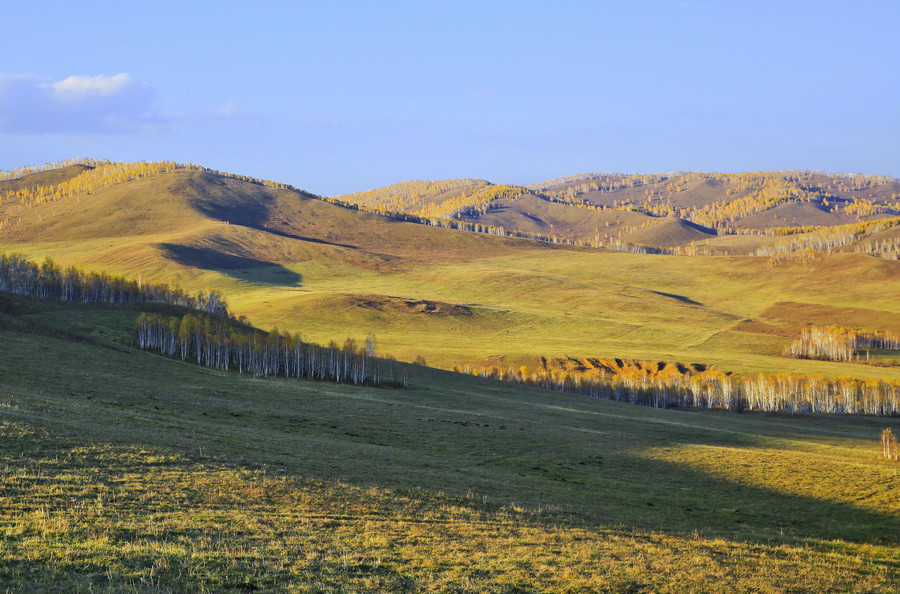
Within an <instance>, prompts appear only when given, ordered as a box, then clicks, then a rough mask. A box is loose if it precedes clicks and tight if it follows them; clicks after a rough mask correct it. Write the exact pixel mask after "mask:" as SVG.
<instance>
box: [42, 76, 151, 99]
mask: <svg viewBox="0 0 900 594" xmlns="http://www.w3.org/2000/svg"><path fill="white" fill-rule="evenodd" d="M132 84H134V83H133V81H132V80H131V75H129V74H127V73H125V72H123V73H121V74H117V75H115V76H103V75H102V74H101V75H98V76H80V75H76V76H70V77H69V78H67V79H65V80H61V81H59V82H56V83H53V84H52V85H50V86H51V87H53V90H54V91H56V94H57V96H60V97H70V98H72V97H74V98H81V97H90V96H95V97H107V96H109V95H115V94H116V93H120V92H122V91H123V90H126V89H127V88H128V87H129V86H131V85H132Z"/></svg>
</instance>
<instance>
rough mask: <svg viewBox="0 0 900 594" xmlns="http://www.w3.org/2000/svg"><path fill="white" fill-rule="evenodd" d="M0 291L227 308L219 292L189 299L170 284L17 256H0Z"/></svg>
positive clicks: (217, 312) (214, 310)
mask: <svg viewBox="0 0 900 594" xmlns="http://www.w3.org/2000/svg"><path fill="white" fill-rule="evenodd" d="M0 291H5V292H8V293H14V294H16V295H21V296H23V297H32V298H37V299H49V300H54V301H73V302H80V303H143V302H157V303H167V304H169V305H180V306H182V307H187V308H190V309H196V310H199V311H201V312H203V313H206V314H209V315H212V316H217V317H223V318H224V317H228V315H229V314H228V304H227V302H226V301H225V298H224V297H223V296H222V294H221V293H220V292H219V291H214V290H209V289H207V290H205V291H201V292H200V293H198V294H196V295H190V294H188V293H186V292H185V291H184V290H183V289H181V288H180V287H178V286H177V285H175V284H173V283H166V284H163V283H156V284H154V283H144V282H142V281H141V280H130V279H127V278H125V277H124V276H116V275H111V274H106V273H97V272H84V271H82V270H80V269H79V268H76V267H74V266H70V267H68V268H61V267H60V266H59V265H58V264H56V263H55V262H54V261H53V260H52V259H51V258H47V259H45V260H44V262H43V263H42V264H38V263H36V262H33V261H31V260H29V259H27V258H26V257H25V256H22V255H20V254H9V255H7V254H0Z"/></svg>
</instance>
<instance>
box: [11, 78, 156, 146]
mask: <svg viewBox="0 0 900 594" xmlns="http://www.w3.org/2000/svg"><path fill="white" fill-rule="evenodd" d="M155 95H156V94H155V92H154V90H153V88H152V87H151V86H149V85H147V84H146V83H142V82H140V81H136V80H134V79H133V78H132V77H131V76H130V75H128V74H127V73H121V74H116V75H115V76H103V75H99V76H81V75H75V76H69V77H68V78H65V79H63V80H61V81H57V82H53V81H50V80H49V79H45V78H41V77H37V76H33V75H12V74H3V73H0V132H7V133H13V134H52V133H88V134H91V133H94V134H120V133H129V132H135V131H138V130H140V129H142V128H145V127H147V126H151V125H154V124H157V123H159V122H160V119H159V117H158V116H157V115H156V114H155V113H154V112H153V111H152V105H153V101H154V99H155Z"/></svg>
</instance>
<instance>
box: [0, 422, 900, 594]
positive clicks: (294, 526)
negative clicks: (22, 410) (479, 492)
mask: <svg viewBox="0 0 900 594" xmlns="http://www.w3.org/2000/svg"><path fill="white" fill-rule="evenodd" d="M0 436H2V439H3V440H4V444H5V446H6V447H4V449H3V452H2V464H3V474H2V475H0V494H2V495H0V496H2V498H3V501H4V503H5V504H4V505H3V507H2V508H0V535H2V536H0V538H2V540H0V543H2V545H0V558H2V560H3V563H2V565H0V567H2V569H0V584H3V583H5V584H6V586H7V591H8V592H41V591H48V592H49V591H67V592H222V591H241V590H246V589H247V588H248V587H249V586H248V585H252V586H253V587H255V588H259V589H260V591H263V592H337V591H340V592H396V591H415V592H536V591H541V592H715V591H721V588H723V587H727V589H728V590H729V591H731V592H787V591H817V592H889V591H892V590H891V588H893V587H896V585H897V582H896V581H895V580H896V576H893V575H892V573H891V572H890V571H889V570H888V569H887V565H885V564H896V562H897V558H896V557H897V556H896V554H894V555H884V556H883V558H882V559H881V560H880V561H879V562H877V563H876V562H873V561H872V560H871V555H866V554H865V553H866V551H865V547H850V548H851V549H855V550H856V552H857V553H862V554H860V555H858V556H854V555H852V554H851V555H847V554H839V553H838V551H840V543H835V544H834V546H835V552H829V551H827V550H822V549H821V548H813V547H808V546H803V545H773V544H759V543H749V542H740V541H733V540H725V539H716V538H704V537H701V536H678V535H672V534H665V533H658V532H643V531H636V530H627V529H610V528H596V527H595V528H590V527H580V528H579V527H571V526H565V525H560V524H556V523H553V522H549V521H547V520H546V519H545V518H544V517H543V514H542V513H541V512H540V510H528V509H523V508H521V507H518V506H515V505H508V506H504V507H502V508H499V509H496V508H494V509H491V508H489V507H488V506H486V505H483V504H481V503H480V502H479V501H478V500H477V499H474V498H471V497H469V498H462V499H460V498H453V497H449V496H445V495H442V494H439V493H438V494H434V493H428V492H424V491H412V492H410V491H407V492H398V491H393V490H386V489H378V488H360V487H354V486H352V485H349V484H346V483H340V482H323V481H314V480H303V479H296V478H292V477H289V476H286V475H283V474H279V473H272V472H271V471H269V472H267V471H265V470H248V469H246V468H240V467H234V466H233V465H229V464H224V463H222V462H211V461H207V462H203V463H200V462H196V461H192V460H190V459H188V458H185V457H183V456H180V455H177V454H171V453H164V452H160V451H154V450H146V449H139V448H134V447H122V446H111V445H104V444H92V445H72V444H61V443H53V442H51V440H50V439H49V436H47V435H44V434H42V433H40V432H34V431H31V430H28V429H27V428H25V427H23V426H22V425H17V424H10V423H3V425H2V427H0ZM864 557H869V560H866V559H865V558H864Z"/></svg>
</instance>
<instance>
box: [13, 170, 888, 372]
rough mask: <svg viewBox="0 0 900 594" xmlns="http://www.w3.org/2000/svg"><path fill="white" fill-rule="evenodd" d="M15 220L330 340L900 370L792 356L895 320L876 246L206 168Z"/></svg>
mask: <svg viewBox="0 0 900 594" xmlns="http://www.w3.org/2000/svg"><path fill="white" fill-rule="evenodd" d="M579 210H582V211H584V212H592V211H588V210H586V209H579ZM631 214H636V213H631ZM4 218H7V219H8V220H9V221H10V223H9V225H8V226H7V227H5V228H3V229H2V230H0V250H4V251H17V252H23V253H25V254H27V255H29V256H30V257H32V258H35V259H41V258H43V257H44V256H46V255H50V256H53V257H54V258H55V259H56V260H57V261H58V262H59V263H61V264H63V265H70V264H78V265H82V266H84V267H85V268H86V269H87V270H100V271H104V270H105V271H109V272H115V273H121V274H126V275H128V276H131V277H134V278H137V277H139V276H140V277H143V278H144V279H146V280H150V281H159V282H165V281H167V280H169V279H174V280H176V281H178V282H179V283H180V284H182V285H183V286H184V287H185V288H186V289H188V290H190V291H192V292H194V291H197V290H199V289H203V288H205V287H211V288H217V289H220V290H222V291H223V292H224V293H225V294H226V295H228V297H229V300H230V302H231V305H232V308H233V309H234V310H235V311H236V313H238V314H244V315H247V316H248V317H249V319H250V320H251V321H252V322H253V323H255V324H257V325H259V326H262V327H265V328H270V327H272V326H276V325H277V326H278V327H279V328H281V329H284V330H291V331H299V332H302V333H303V334H304V336H305V337H307V338H308V339H310V340H313V341H316V342H321V343H327V342H328V341H329V340H332V339H333V340H337V341H339V342H342V341H343V340H344V339H345V338H346V337H347V336H348V335H352V336H354V337H355V338H357V339H360V338H362V337H364V336H365V335H366V334H368V333H369V332H370V331H371V332H374V333H375V334H376V336H377V337H378V340H379V343H380V344H381V348H382V350H383V352H385V353H388V354H392V355H394V356H396V357H398V358H400V359H402V360H407V361H411V360H413V359H414V358H415V357H416V356H418V355H421V356H424V357H425V358H426V360H427V361H428V363H429V364H430V365H435V366H440V367H444V368H450V367H452V366H463V365H465V364H480V363H482V362H484V361H485V360H488V359H491V360H496V359H497V358H505V359H503V360H505V361H508V362H509V363H510V364H516V365H519V364H523V363H524V364H530V363H531V362H533V361H534V359H535V357H539V356H548V357H565V356H573V357H601V358H612V357H623V358H633V359H640V360H662V361H681V362H685V363H694V362H696V363H704V364H712V365H716V366H717V367H718V368H719V369H723V370H726V371H735V372H743V373H755V372H759V371H766V372H779V371H793V372H797V373H818V374H823V375H827V376H841V375H854V376H858V377H887V378H898V377H900V369H898V368H889V367H884V368H879V367H872V366H864V365H853V364H838V363H828V362H817V361H797V360H790V359H784V358H782V357H780V356H779V355H780V353H781V352H782V350H783V349H784V348H785V347H786V346H787V345H788V344H789V343H790V341H791V336H792V335H794V334H796V333H797V332H799V328H800V327H802V326H803V325H804V324H807V323H816V324H820V325H821V324H829V323H836V324H841V325H844V326H849V327H853V326H855V325H857V324H859V325H861V327H866V328H873V329H877V328H880V327H887V326H891V325H895V324H896V322H895V320H896V319H897V317H898V316H900V305H898V303H897V300H896V298H895V297H896V295H897V294H900V274H898V272H900V262H897V261H889V260H883V259H879V258H875V257H872V256H864V255H860V254H833V255H829V256H825V257H823V258H821V259H818V260H816V261H814V262H809V263H790V262H788V263H785V264H784V265H781V266H777V267H771V266H770V265H769V262H768V260H767V259H766V258H749V257H702V258H701V257H687V256H648V255H641V254H630V253H621V252H610V251H605V250H597V249H589V248H573V247H568V246H564V245H553V244H547V243H542V242H535V241H527V240H518V239H511V238H503V237H494V236H488V235H481V234H475V233H466V232H462V231H456V230H451V229H442V228H436V227H430V226H425V225H417V224H413V223H404V222H398V221H393V220H390V219H387V218H385V217H381V216H378V215H374V214H371V213H366V212H359V211H354V210H351V209H347V208H342V207H340V206H338V205H334V204H330V203H328V202H325V201H322V200H319V199H317V198H315V197H312V196H310V195H308V194H304V193H301V192H297V191H294V190H289V189H275V188H271V187H266V186H262V185H259V184H255V183H250V182H247V181H243V180H239V179H234V178H231V177H226V176H222V175H217V174H214V173H210V172H205V171H194V170H176V171H172V172H170V173H160V174H157V175H153V176H149V177H145V178H143V179H137V180H132V181H127V182H124V183H119V184H116V185H111V186H108V187H103V188H99V189H96V190H94V191H92V192H90V193H83V194H76V195H74V196H72V197H70V198H66V199H64V200H58V201H53V202H48V203H44V204H39V205H36V206H31V205H22V204H20V203H16V202H12V201H10V202H3V203H0V220H2V219H4ZM679 225H681V224H680V223H679ZM653 229H654V228H653V227H650V228H649V229H648V231H653ZM741 237H742V238H743V237H744V236H741ZM715 239H716V240H718V239H721V237H718V238H715ZM750 239H754V238H753V237H750ZM711 243H712V241H711ZM773 311H774V312H781V313H777V315H775V314H773V313H772V312H773ZM784 311H789V312H794V313H790V315H783V312H784ZM860 311H863V312H864V313H863V314H860ZM809 312H817V313H816V314H815V315H812V314H811V313H809Z"/></svg>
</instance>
